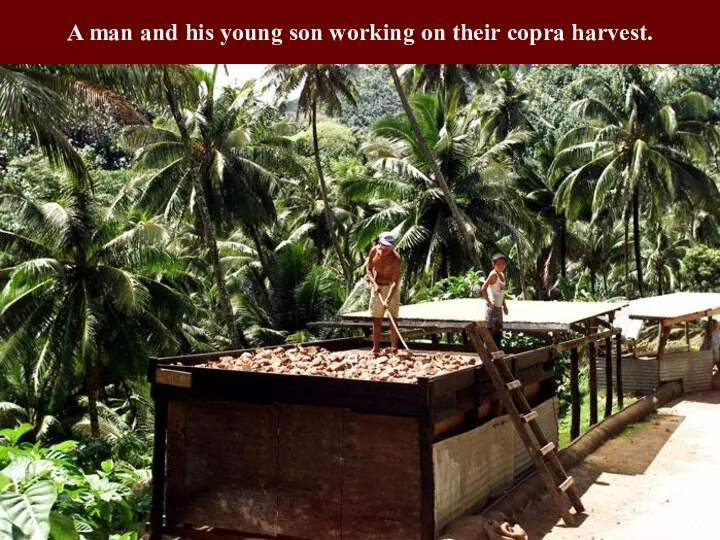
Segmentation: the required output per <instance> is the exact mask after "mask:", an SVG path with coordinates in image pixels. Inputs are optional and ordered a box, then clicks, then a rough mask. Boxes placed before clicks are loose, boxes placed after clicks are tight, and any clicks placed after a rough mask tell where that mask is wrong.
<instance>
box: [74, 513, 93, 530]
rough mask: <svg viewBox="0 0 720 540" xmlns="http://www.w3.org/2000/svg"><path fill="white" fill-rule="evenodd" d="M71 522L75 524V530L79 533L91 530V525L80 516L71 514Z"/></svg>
mask: <svg viewBox="0 0 720 540" xmlns="http://www.w3.org/2000/svg"><path fill="white" fill-rule="evenodd" d="M73 523H74V524H75V530H76V531H77V532H79V533H81V534H84V533H91V532H93V527H92V525H91V524H90V523H88V522H87V521H85V519H83V518H82V517H80V516H73Z"/></svg>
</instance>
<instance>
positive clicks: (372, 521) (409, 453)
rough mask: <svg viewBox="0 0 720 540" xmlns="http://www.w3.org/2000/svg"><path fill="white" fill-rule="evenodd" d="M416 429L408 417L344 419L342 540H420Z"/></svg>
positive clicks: (357, 416)
mask: <svg viewBox="0 0 720 540" xmlns="http://www.w3.org/2000/svg"><path fill="white" fill-rule="evenodd" d="M418 430H419V422H418V420H416V419H414V418H398V417H387V416H375V415H366V414H357V413H352V412H346V413H345V414H344V418H343V461H344V468H343V503H342V504H343V515H342V521H343V540H419V539H420V538H421V520H420V513H421V512H420V508H421V489H420V452H419V444H418V440H419V439H418V437H419V431H418ZM369 494H371V496H369Z"/></svg>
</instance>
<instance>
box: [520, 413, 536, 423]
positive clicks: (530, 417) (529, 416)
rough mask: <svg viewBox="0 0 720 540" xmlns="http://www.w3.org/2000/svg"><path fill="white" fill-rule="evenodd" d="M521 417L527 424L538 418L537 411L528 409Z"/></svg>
mask: <svg viewBox="0 0 720 540" xmlns="http://www.w3.org/2000/svg"><path fill="white" fill-rule="evenodd" d="M523 419H524V420H525V423H526V424H529V423H530V422H532V421H533V420H537V419H538V413H537V411H530V412H529V413H527V414H526V415H524V416H523Z"/></svg>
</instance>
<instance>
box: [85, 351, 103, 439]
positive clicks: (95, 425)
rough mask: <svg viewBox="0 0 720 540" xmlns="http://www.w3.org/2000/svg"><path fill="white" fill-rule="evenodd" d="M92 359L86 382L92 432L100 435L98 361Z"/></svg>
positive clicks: (94, 434) (94, 435)
mask: <svg viewBox="0 0 720 540" xmlns="http://www.w3.org/2000/svg"><path fill="white" fill-rule="evenodd" d="M99 361H100V359H97V360H96V361H92V360H91V361H90V365H89V366H88V367H87V373H86V374H85V384H86V386H87V396H88V415H89V416H90V434H91V435H92V436H93V437H96V438H97V437H100V417H99V415H98V406H97V402H98V377H97V375H98V374H97V371H98V370H97V362H99Z"/></svg>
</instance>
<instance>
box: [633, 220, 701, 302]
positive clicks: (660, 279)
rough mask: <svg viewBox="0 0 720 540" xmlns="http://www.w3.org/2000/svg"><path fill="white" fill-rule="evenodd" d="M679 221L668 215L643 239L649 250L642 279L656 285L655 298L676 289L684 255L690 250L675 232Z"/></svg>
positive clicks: (687, 243) (680, 235) (685, 239)
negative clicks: (656, 294) (656, 295)
mask: <svg viewBox="0 0 720 540" xmlns="http://www.w3.org/2000/svg"><path fill="white" fill-rule="evenodd" d="M678 221H679V220H677V218H676V216H674V215H673V214H668V215H667V216H666V217H665V218H664V219H661V220H658V222H656V223H654V224H652V226H651V227H650V228H649V230H648V231H647V233H648V234H646V236H645V238H644V239H643V240H645V242H643V244H645V245H646V247H647V248H648V249H646V253H647V266H646V271H645V276H644V280H645V282H646V283H648V284H655V285H656V286H657V293H658V295H663V294H666V293H668V292H671V291H673V290H674V289H675V287H676V284H677V282H678V280H679V275H680V273H681V272H682V270H683V268H684V264H683V259H684V258H685V253H686V252H687V250H688V248H689V247H690V241H689V239H687V238H684V237H683V235H682V234H681V233H680V231H679V230H677V225H676V224H677V222H678Z"/></svg>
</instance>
